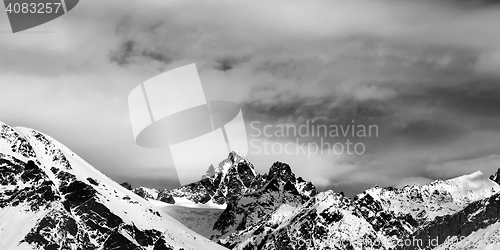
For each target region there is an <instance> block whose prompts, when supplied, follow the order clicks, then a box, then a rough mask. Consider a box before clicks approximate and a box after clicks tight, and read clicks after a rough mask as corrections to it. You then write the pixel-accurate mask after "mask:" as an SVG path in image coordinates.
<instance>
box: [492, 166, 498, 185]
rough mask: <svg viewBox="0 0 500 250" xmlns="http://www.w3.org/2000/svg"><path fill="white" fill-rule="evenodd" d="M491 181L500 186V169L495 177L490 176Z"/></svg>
mask: <svg viewBox="0 0 500 250" xmlns="http://www.w3.org/2000/svg"><path fill="white" fill-rule="evenodd" d="M490 180H492V181H494V182H496V183H497V184H499V185H500V168H499V169H498V171H497V172H496V173H495V174H494V175H491V176H490Z"/></svg>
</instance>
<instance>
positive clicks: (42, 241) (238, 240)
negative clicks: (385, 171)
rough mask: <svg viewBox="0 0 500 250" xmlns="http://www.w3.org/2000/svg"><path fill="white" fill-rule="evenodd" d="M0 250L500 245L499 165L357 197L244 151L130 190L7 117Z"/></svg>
mask: <svg viewBox="0 0 500 250" xmlns="http://www.w3.org/2000/svg"><path fill="white" fill-rule="evenodd" d="M0 183H1V186H0V249H154V250H158V249H226V248H228V249H244V250H250V249H268V250H271V249H276V250H277V249H338V250H341V249H342V250H343V249H394V250H407V249H408V250H409V249H438V250H445V249H448V250H449V249H499V248H500V221H499V218H500V170H499V171H498V172H497V173H494V174H493V175H491V176H490V177H489V178H488V177H487V176H486V175H485V174H483V173H481V172H474V173H471V174H469V175H464V176H460V177H456V178H453V179H449V180H436V181H433V182H431V183H428V184H425V185H411V186H405V187H403V188H393V187H378V186H375V187H372V188H370V189H368V190H365V191H364V192H362V193H360V194H358V195H356V196H354V197H347V196H345V195H344V194H343V193H342V192H335V191H331V190H330V191H325V192H318V191H317V190H316V187H315V186H314V185H313V184H312V183H311V182H309V181H306V180H304V179H303V178H301V177H297V176H295V174H294V173H293V171H292V167H291V166H289V165H288V164H287V163H284V162H279V161H277V162H275V163H274V164H272V166H271V167H270V169H269V171H268V172H267V173H264V174H259V173H257V172H256V171H255V169H254V166H253V165H252V163H250V162H249V161H248V160H247V159H246V158H245V157H243V156H242V155H240V154H238V153H237V152H236V151H233V152H231V153H230V154H229V155H228V157H227V158H226V159H224V160H222V161H221V163H220V164H218V165H217V166H210V167H209V168H208V170H207V172H206V174H204V175H203V176H201V177H200V181H198V182H195V183H191V184H189V185H186V186H182V187H179V188H176V189H173V190H158V189H155V188H148V187H136V188H132V187H131V186H130V185H126V184H123V185H120V184H117V183H116V182H114V181H113V180H111V179H109V178H108V177H106V176H105V175H103V174H102V173H100V172H99V171H98V170H96V169H95V168H93V167H92V166H90V165H89V164H88V163H86V162H85V161H84V160H83V159H81V158H80V157H78V156H77V155H76V154H75V153H73V152H72V151H71V150H70V149H68V148H67V147H66V146H64V145H62V144H61V143H59V142H57V141H56V140H55V139H53V138H51V137H50V136H48V135H45V134H43V133H41V132H38V131H36V130H33V129H28V128H22V127H16V128H13V127H10V126H8V125H6V124H3V123H0Z"/></svg>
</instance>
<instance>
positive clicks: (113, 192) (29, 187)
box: [0, 123, 225, 250]
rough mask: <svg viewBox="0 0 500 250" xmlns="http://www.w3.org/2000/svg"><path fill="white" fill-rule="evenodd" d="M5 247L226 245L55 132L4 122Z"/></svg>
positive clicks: (0, 179)
mask: <svg viewBox="0 0 500 250" xmlns="http://www.w3.org/2000/svg"><path fill="white" fill-rule="evenodd" d="M0 173H1V174H0V184H1V185H0V249H2V250H10V249H152V250H160V249H186V250H187V249H225V248H223V247H221V246H219V245H217V244H215V243H213V242H211V241H209V240H207V239H205V238H204V237H202V236H200V235H198V234H197V233H195V232H193V231H192V230H190V229H188V228H187V227H185V226H184V225H182V224H181V223H179V222H178V221H176V220H175V219H173V218H171V217H170V216H169V215H167V214H166V213H164V212H163V211H161V210H160V209H158V208H157V207H156V206H154V205H153V204H151V203H150V202H148V201H147V200H145V199H142V198H141V197H139V196H137V195H136V194H134V193H132V192H131V191H129V190H127V189H125V188H123V187H122V186H120V185H119V184H117V183H116V182H114V181H112V180H111V179H109V178H108V177H106V176H105V175H103V174H102V173H100V172H99V171H98V170H96V169H95V168H93V167H92V166H90V165H89V164H88V163H86V162H85V161H84V160H83V159H81V158H80V157H79V156H77V155H76V154H75V153H73V152H72V151H71V150H69V149H68V148H67V147H66V146H64V145H62V144H61V143H59V142H57V141H56V140H54V139H53V138H51V137H49V136H47V135H45V134H43V133H40V132H38V131H35V130H32V129H28V128H12V127H10V126H8V125H6V124H3V123H0Z"/></svg>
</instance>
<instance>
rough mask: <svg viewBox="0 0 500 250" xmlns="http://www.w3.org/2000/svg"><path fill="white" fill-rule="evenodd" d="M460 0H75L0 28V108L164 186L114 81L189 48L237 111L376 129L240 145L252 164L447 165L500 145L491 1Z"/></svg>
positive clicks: (205, 78)
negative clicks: (327, 148)
mask: <svg viewBox="0 0 500 250" xmlns="http://www.w3.org/2000/svg"><path fill="white" fill-rule="evenodd" d="M473 2H474V3H473V4H469V3H463V2H460V1H416V0H415V1H412V0H408V1H383V0H380V1H378V0H377V1H365V0H354V1H340V0H339V1H337V0H334V1H321V0H320V1H314V2H290V1H272V2H269V1H263V0H256V1H252V2H235V1H228V0H220V1H214V2H206V1H196V0H195V1H189V2H185V1H170V2H161V1H160V2H148V3H144V2H142V1H133V0H129V1H126V3H124V2H123V1H117V0H115V1H106V3H103V2H99V1H86V2H85V3H82V4H80V5H79V6H78V8H75V9H74V10H72V12H71V13H70V14H68V15H65V16H64V17H63V18H60V19H58V20H61V21H60V22H59V21H54V22H50V23H47V24H46V25H44V26H43V29H46V30H54V31H55V32H53V33H38V34H36V35H35V34H25V35H24V36H22V35H19V36H5V35H2V36H1V37H0V45H1V46H0V53H1V54H2V57H1V58H0V66H1V67H0V71H1V72H2V74H0V84H1V87H2V92H5V93H9V94H8V95H5V96H2V101H1V104H2V105H0V120H2V121H4V122H7V123H11V124H13V125H23V126H27V127H34V128H43V131H44V132H46V133H48V134H51V135H53V136H54V137H56V138H58V139H59V138H61V141H62V142H63V143H65V144H67V145H68V146H69V147H70V148H76V151H77V153H79V154H81V155H82V157H83V158H85V159H89V161H90V162H91V163H92V164H93V165H95V166H96V167H98V168H99V169H100V170H102V171H103V172H104V173H105V174H107V175H110V176H113V177H116V178H118V179H120V180H123V181H129V182H131V183H133V184H135V185H139V183H145V184H144V185H149V184H154V185H160V183H161V179H160V180H158V179H157V178H156V177H151V176H153V175H154V174H151V173H155V174H157V173H159V172H154V171H161V170H162V169H163V170H165V169H167V170H165V175H167V176H169V177H165V180H166V181H167V182H168V183H169V184H167V185H165V186H168V185H177V182H174V181H173V179H172V178H171V176H172V175H175V173H174V172H172V171H173V169H174V168H173V164H172V162H171V159H170V158H169V157H170V156H169V154H168V151H150V150H149V149H142V148H139V147H138V146H137V145H135V144H134V142H133V138H132V132H131V129H130V124H129V122H130V121H129V117H128V110H127V95H128V93H129V92H130V90H131V89H132V88H134V87H135V86H137V85H138V84H139V83H141V82H143V81H144V80H146V79H149V78H151V77H152V76H155V75H157V74H159V73H161V72H164V71H167V70H170V69H173V68H175V67H178V66H182V65H185V64H189V63H193V62H194V63H196V64H197V67H198V70H199V72H200V78H201V80H202V82H203V84H204V87H205V86H206V88H204V90H205V91H206V95H207V96H210V99H214V100H229V101H233V102H236V103H239V104H241V106H242V107H243V112H244V116H245V121H246V122H247V123H250V122H252V121H262V122H263V123H266V124H272V125H276V124H282V123H291V124H296V125H299V124H302V123H304V121H306V120H313V119H314V120H315V121H317V122H318V123H320V124H335V125H348V124H351V123H352V121H353V120H355V122H356V123H357V124H376V125H378V127H379V131H380V135H379V136H378V137H376V138H363V139H361V140H359V141H362V142H364V143H365V144H366V147H367V152H366V154H365V155H362V156H357V157H352V156H328V155H319V156H316V157H314V158H311V159H309V158H304V157H302V156H300V155H269V156H266V155H261V156H258V157H257V156H253V155H252V156H250V157H251V160H252V161H254V163H255V165H256V166H258V168H261V169H263V171H262V172H265V171H266V168H268V167H269V166H270V164H272V162H273V161H275V160H283V161H288V162H289V163H290V164H291V165H292V167H294V170H295V171H297V172H298V174H299V175H303V176H304V178H306V179H310V180H312V181H314V182H315V183H316V185H317V186H318V187H320V188H322V189H324V188H333V189H334V190H338V191H340V190H342V189H344V190H347V193H350V194H353V193H356V192H357V191H360V190H362V189H364V188H366V187H369V186H371V185H374V184H379V185H382V186H383V185H387V186H396V185H399V184H401V183H403V182H405V183H406V182H411V181H422V180H429V179H433V178H439V177H441V176H454V175H457V174H460V173H464V172H466V171H467V169H469V168H470V169H471V171H474V170H475V169H472V168H473V165H471V164H468V163H465V162H467V160H471V159H483V158H484V157H486V156H488V155H492V154H493V152H494V151H495V150H497V149H498V148H499V147H500V145H499V144H500V143H499V142H497V141H500V140H499V139H500V133H498V132H499V131H498V128H500V119H499V115H500V113H499V112H500V111H499V109H497V108H496V107H498V106H499V104H500V101H499V99H498V96H500V84H499V83H500V82H499V81H500V74H499V71H498V69H499V68H500V45H499V44H500V35H499V34H500V33H498V25H497V24H498V23H500V7H499V6H498V5H492V4H485V3H480V2H478V1H473ZM95 6H100V7H99V8H95ZM0 15H4V16H0V18H1V17H5V14H0ZM5 20H6V19H5ZM62 20H64V21H62ZM6 25H7V24H0V26H1V27H2V28H4V29H6V30H8V28H9V27H7V26H8V25H7V26H6ZM76 27H78V28H76ZM40 29H42V26H41V27H40ZM31 38H33V39H31ZM47 61H50V63H47ZM75 131H80V132H78V133H76V132H75ZM95 138H98V139H95ZM103 138H108V139H103ZM290 139H291V138H281V139H276V141H277V142H279V143H284V142H287V141H290ZM307 139H308V138H304V141H307ZM309 141H313V142H317V138H309ZM96 148H97V149H98V150H97V151H99V152H97V151H96ZM98 154H100V155H98ZM485 159H486V160H485V162H486V161H491V162H493V161H495V160H496V158H495V157H490V158H485ZM477 161H478V162H483V161H481V160H477ZM447 162H451V163H449V164H447ZM455 163H456V164H458V165H460V166H463V167H462V168H458V169H460V171H458V170H456V169H455V170H454V168H450V167H443V166H450V165H452V164H455ZM467 166H469V167H467ZM117 167H119V169H120V171H117ZM441 168H443V169H447V170H448V171H449V173H450V174H447V175H444V174H443V173H441V172H440V171H438V170H439V169H441ZM117 172H121V173H123V174H121V175H117V174H116V173H117ZM138 172H142V173H144V176H142V175H141V176H138V175H137V173H138ZM155 176H156V175H155ZM172 183H173V184H172Z"/></svg>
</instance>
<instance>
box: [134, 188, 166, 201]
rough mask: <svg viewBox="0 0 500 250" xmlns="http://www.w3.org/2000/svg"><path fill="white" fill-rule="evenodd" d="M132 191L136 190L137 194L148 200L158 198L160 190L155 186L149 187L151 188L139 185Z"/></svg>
mask: <svg viewBox="0 0 500 250" xmlns="http://www.w3.org/2000/svg"><path fill="white" fill-rule="evenodd" d="M132 192H134V193H135V194H136V195H139V196H140V197H142V198H144V199H146V200H148V199H151V200H156V199H158V193H159V192H160V191H158V190H157V189H155V188H153V189H149V188H145V187H137V188H134V189H132Z"/></svg>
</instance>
